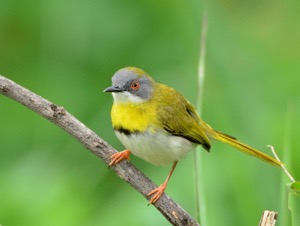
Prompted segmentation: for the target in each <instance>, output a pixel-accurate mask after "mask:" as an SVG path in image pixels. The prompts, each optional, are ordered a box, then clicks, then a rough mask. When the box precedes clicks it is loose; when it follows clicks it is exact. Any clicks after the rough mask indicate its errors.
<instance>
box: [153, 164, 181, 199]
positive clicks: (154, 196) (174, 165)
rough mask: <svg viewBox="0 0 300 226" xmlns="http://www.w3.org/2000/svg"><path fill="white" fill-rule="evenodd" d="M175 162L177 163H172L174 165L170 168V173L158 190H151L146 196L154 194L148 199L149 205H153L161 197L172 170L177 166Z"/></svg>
mask: <svg viewBox="0 0 300 226" xmlns="http://www.w3.org/2000/svg"><path fill="white" fill-rule="evenodd" d="M177 162H178V161H175V162H174V164H173V166H172V169H171V171H170V173H169V175H168V177H167V179H166V180H165V181H164V182H163V183H162V184H161V185H160V186H159V187H158V188H155V189H153V190H152V191H150V192H149V193H148V194H147V196H150V195H153V194H154V195H153V197H152V198H151V199H150V201H149V204H153V203H155V202H156V201H157V200H158V199H159V198H160V197H161V196H162V194H163V193H164V191H165V190H166V188H167V184H168V182H169V180H170V178H171V176H172V173H173V171H174V169H175V167H176V165H177Z"/></svg>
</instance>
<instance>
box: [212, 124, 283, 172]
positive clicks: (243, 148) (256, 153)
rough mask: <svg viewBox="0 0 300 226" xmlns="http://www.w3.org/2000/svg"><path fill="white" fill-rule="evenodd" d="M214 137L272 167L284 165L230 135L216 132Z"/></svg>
mask: <svg viewBox="0 0 300 226" xmlns="http://www.w3.org/2000/svg"><path fill="white" fill-rule="evenodd" d="M212 137H213V138H214V139H216V140H219V141H222V142H224V143H226V144H229V145H231V146H233V147H235V148H237V149H238V150H240V151H243V152H244V153H246V154H249V155H252V156H254V157H256V158H259V159H261V160H263V161H265V162H267V163H270V164H272V165H275V166H282V165H283V163H282V162H280V161H278V160H276V159H275V158H272V157H271V156H268V155H266V154H265V153H262V152H260V151H258V150H256V149H254V148H251V147H249V146H248V145H246V144H243V143H241V142H239V141H238V140H237V139H235V138H234V137H231V136H229V135H226V134H224V133H221V132H218V131H215V130H214V133H213V135H212Z"/></svg>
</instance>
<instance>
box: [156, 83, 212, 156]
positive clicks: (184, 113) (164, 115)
mask: <svg viewBox="0 0 300 226" xmlns="http://www.w3.org/2000/svg"><path fill="white" fill-rule="evenodd" d="M160 89H161V90H160V91H159V92H156V94H155V95H157V94H158V95H159V96H156V98H155V100H156V101H159V104H158V105H157V116H158V123H159V124H160V127H162V128H163V129H164V130H165V131H166V132H167V133H170V134H172V135H174V136H180V137H183V138H185V139H187V140H189V141H191V142H193V143H196V144H201V145H202V146H203V147H204V148H205V149H206V150H207V151H209V149H210V142H209V139H208V137H207V136H206V134H205V128H202V127H201V119H200V118H199V116H198V114H197V112H196V111H195V109H194V107H193V106H192V105H191V104H190V103H189V102H188V101H187V100H186V99H185V98H184V97H183V96H182V95H181V94H180V93H178V92H177V91H176V90H174V89H172V88H170V87H168V86H165V85H162V84H160ZM166 89H168V90H166ZM166 94H167V95H166Z"/></svg>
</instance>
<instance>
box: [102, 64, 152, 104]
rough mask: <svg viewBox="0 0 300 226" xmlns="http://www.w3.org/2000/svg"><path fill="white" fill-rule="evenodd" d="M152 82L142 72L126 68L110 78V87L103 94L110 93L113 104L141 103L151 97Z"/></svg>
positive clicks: (137, 69)
mask: <svg viewBox="0 0 300 226" xmlns="http://www.w3.org/2000/svg"><path fill="white" fill-rule="evenodd" d="M154 85H155V82H154V80H153V79H152V78H151V77H150V76H149V75H148V74H147V73H146V72H144V71H143V70H141V69H139V68H136V67H126V68H122V69H120V70H119V71H117V72H116V73H115V74H114V76H113V77H112V86H110V87H108V88H106V89H105V90H104V92H112V94H113V97H114V101H115V102H122V103H126V102H131V103H141V102H144V101H146V100H149V99H150V98H151V97H152V93H153V88H154Z"/></svg>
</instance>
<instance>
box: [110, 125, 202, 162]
mask: <svg viewBox="0 0 300 226" xmlns="http://www.w3.org/2000/svg"><path fill="white" fill-rule="evenodd" d="M115 133H116V135H117V137H118V138H119V140H120V141H121V143H122V144H123V145H124V146H125V148H126V149H128V150H129V151H131V153H132V154H134V155H135V156H137V157H139V158H141V159H144V160H145V161H147V162H150V163H152V164H154V165H168V164H173V163H174V161H176V160H180V159H181V158H183V157H184V156H185V154H186V153H188V152H189V151H191V150H193V149H194V147H195V146H196V144H194V143H192V142H190V141H189V140H187V139H185V138H182V137H179V136H172V135H169V134H167V133H164V132H157V133H152V132H150V131H146V132H144V133H134V134H131V135H125V134H124V133H120V132H118V131H116V132H115Z"/></svg>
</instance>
